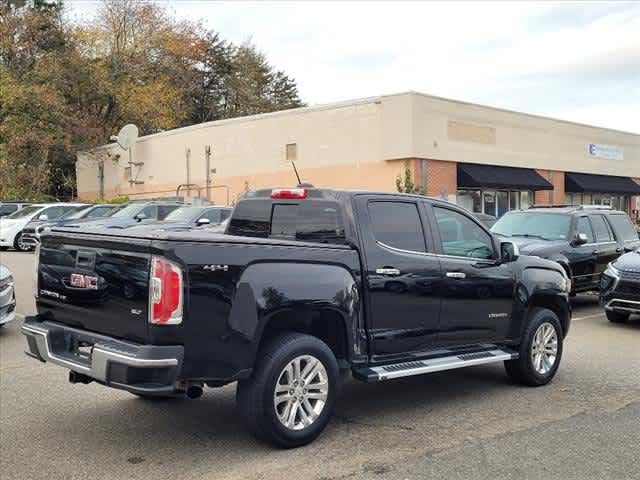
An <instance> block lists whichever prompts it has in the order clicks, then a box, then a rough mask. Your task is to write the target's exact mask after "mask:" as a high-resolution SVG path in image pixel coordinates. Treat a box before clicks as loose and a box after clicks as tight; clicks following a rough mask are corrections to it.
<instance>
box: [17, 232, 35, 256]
mask: <svg viewBox="0 0 640 480" xmlns="http://www.w3.org/2000/svg"><path fill="white" fill-rule="evenodd" d="M13 248H15V249H16V250H18V251H19V252H28V251H29V250H31V246H30V245H28V244H26V243H24V240H23V238H22V232H20V233H18V234H17V235H16V238H15V240H14V241H13Z"/></svg>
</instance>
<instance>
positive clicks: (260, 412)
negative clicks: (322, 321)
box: [236, 332, 341, 448]
mask: <svg viewBox="0 0 640 480" xmlns="http://www.w3.org/2000/svg"><path fill="white" fill-rule="evenodd" d="M314 360H315V361H316V362H318V363H319V364H320V366H321V367H317V368H318V372H314V373H313V374H312V375H308V376H307V377H304V376H301V375H297V376H296V375H295V373H294V372H295V368H296V367H295V366H293V365H294V363H295V362H298V363H297V371H298V372H299V373H302V374H304V372H305V367H309V368H310V369H311V370H312V371H313V370H314V369H315V368H316V365H317V364H316V363H313V361H314ZM255 364H256V369H255V370H254V371H253V374H252V376H251V377H250V378H249V379H247V380H242V381H239V382H238V389H237V393H236V399H237V404H238V408H239V410H240V414H241V415H242V417H243V420H244V421H245V423H246V425H247V427H248V429H249V430H250V431H251V432H252V433H253V434H254V435H255V436H256V437H257V438H258V439H260V440H263V441H267V442H269V443H272V444H275V445H277V446H280V447H284V448H293V447H299V446H302V445H306V444H307V443H310V442H312V441H313V440H315V439H316V437H318V435H320V434H321V433H322V431H323V430H324V428H325V427H326V426H327V424H328V423H329V420H330V419H331V415H332V413H333V408H334V405H335V402H336V399H337V397H338V395H339V390H340V385H341V379H340V372H339V369H338V362H337V361H336V358H335V356H334V355H333V352H332V351H331V349H330V348H329V347H328V346H327V344H325V343H324V342H322V341H321V340H319V339H318V338H316V337H312V336H310V335H305V334H301V333H294V332H291V333H284V334H281V335H278V336H277V337H275V338H272V339H271V340H269V341H268V342H267V344H266V345H265V346H264V347H263V348H261V349H260V352H259V353H258V356H257V358H256V363H255ZM296 378H299V379H302V381H301V382H300V383H296V384H295V386H294V383H295V382H296V381H295V379H296ZM305 378H306V380H307V383H306V384H304V382H303V381H304V379H305ZM278 385H279V386H280V387H279V389H280V392H279V393H278V397H279V402H276V399H275V397H276V387H277V386H278ZM323 385H326V388H325V387H324V386H323ZM304 386H309V387H310V388H309V389H308V390H307V389H303V387H304ZM289 387H291V389H290V390H288V388H289ZM323 389H324V391H323ZM291 392H293V395H291ZM307 395H308V396H309V397H307ZM323 396H324V399H322V398H321V397H323ZM285 399H289V400H285ZM291 399H293V400H291ZM298 399H302V402H298V401H296V400H298ZM287 409H288V410H287ZM290 413H293V420H292V421H290V422H289V425H286V424H285V421H286V419H287V418H290V417H291V415H290ZM303 414H304V415H303ZM314 415H315V418H314ZM281 416H282V417H283V418H284V420H280V417H281ZM304 417H307V421H306V422H305V419H304ZM309 421H310V423H307V422H309Z"/></svg>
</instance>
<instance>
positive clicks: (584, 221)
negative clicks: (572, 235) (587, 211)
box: [578, 217, 596, 243]
mask: <svg viewBox="0 0 640 480" xmlns="http://www.w3.org/2000/svg"><path fill="white" fill-rule="evenodd" d="M580 233H584V234H585V235H586V236H587V243H595V241H596V240H595V237H594V236H593V230H592V229H591V222H590V221H589V217H580V218H579V219H578V234H580Z"/></svg>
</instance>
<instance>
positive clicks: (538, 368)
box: [504, 308, 563, 387]
mask: <svg viewBox="0 0 640 480" xmlns="http://www.w3.org/2000/svg"><path fill="white" fill-rule="evenodd" d="M552 332H553V333H552ZM545 334H548V335H549V336H550V337H551V338H550V339H549V343H543V344H544V345H545V347H546V348H545V350H544V352H539V353H540V356H538V355H537V352H538V350H539V348H538V341H543V342H544V339H545V338H544V337H545ZM554 338H555V342H553V340H554ZM562 340H563V338H562V327H561V326H560V320H559V319H558V316H557V315H556V314H555V313H553V312H552V311H551V310H548V309H546V308H534V309H532V310H531V311H530V312H529V316H528V323H527V325H526V327H525V330H524V334H523V336H522V342H521V343H520V346H519V354H520V355H519V357H518V358H517V359H515V360H507V361H506V362H504V366H505V369H506V371H507V375H508V376H509V378H510V379H511V380H513V381H514V382H516V383H519V384H522V385H528V386H531V387H538V386H541V385H546V384H547V383H549V382H550V381H551V379H553V377H554V376H555V374H556V372H557V371H558V367H559V365H560V360H561V359H562ZM534 342H535V343H536V346H535V348H536V350H535V351H534ZM554 345H555V355H551V354H550V353H545V352H550V351H553V348H554ZM537 358H540V361H539V362H538V361H537ZM545 359H546V362H545V361H544V360H545ZM551 359H553V360H552V363H549V362H550V361H551Z"/></svg>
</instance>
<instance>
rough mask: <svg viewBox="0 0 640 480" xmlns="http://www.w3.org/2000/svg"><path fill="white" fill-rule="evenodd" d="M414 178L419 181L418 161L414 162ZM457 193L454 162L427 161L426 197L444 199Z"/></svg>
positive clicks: (456, 171) (456, 176)
mask: <svg viewBox="0 0 640 480" xmlns="http://www.w3.org/2000/svg"><path fill="white" fill-rule="evenodd" d="M414 171H415V172H416V175H415V178H416V180H417V181H418V182H419V181H420V160H416V161H415V169H414ZM457 191H458V170H457V163H456V162H449V161H445V160H427V195H429V196H430V197H440V194H441V193H444V198H445V199H446V198H448V196H449V195H455V194H456V192H457Z"/></svg>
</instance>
